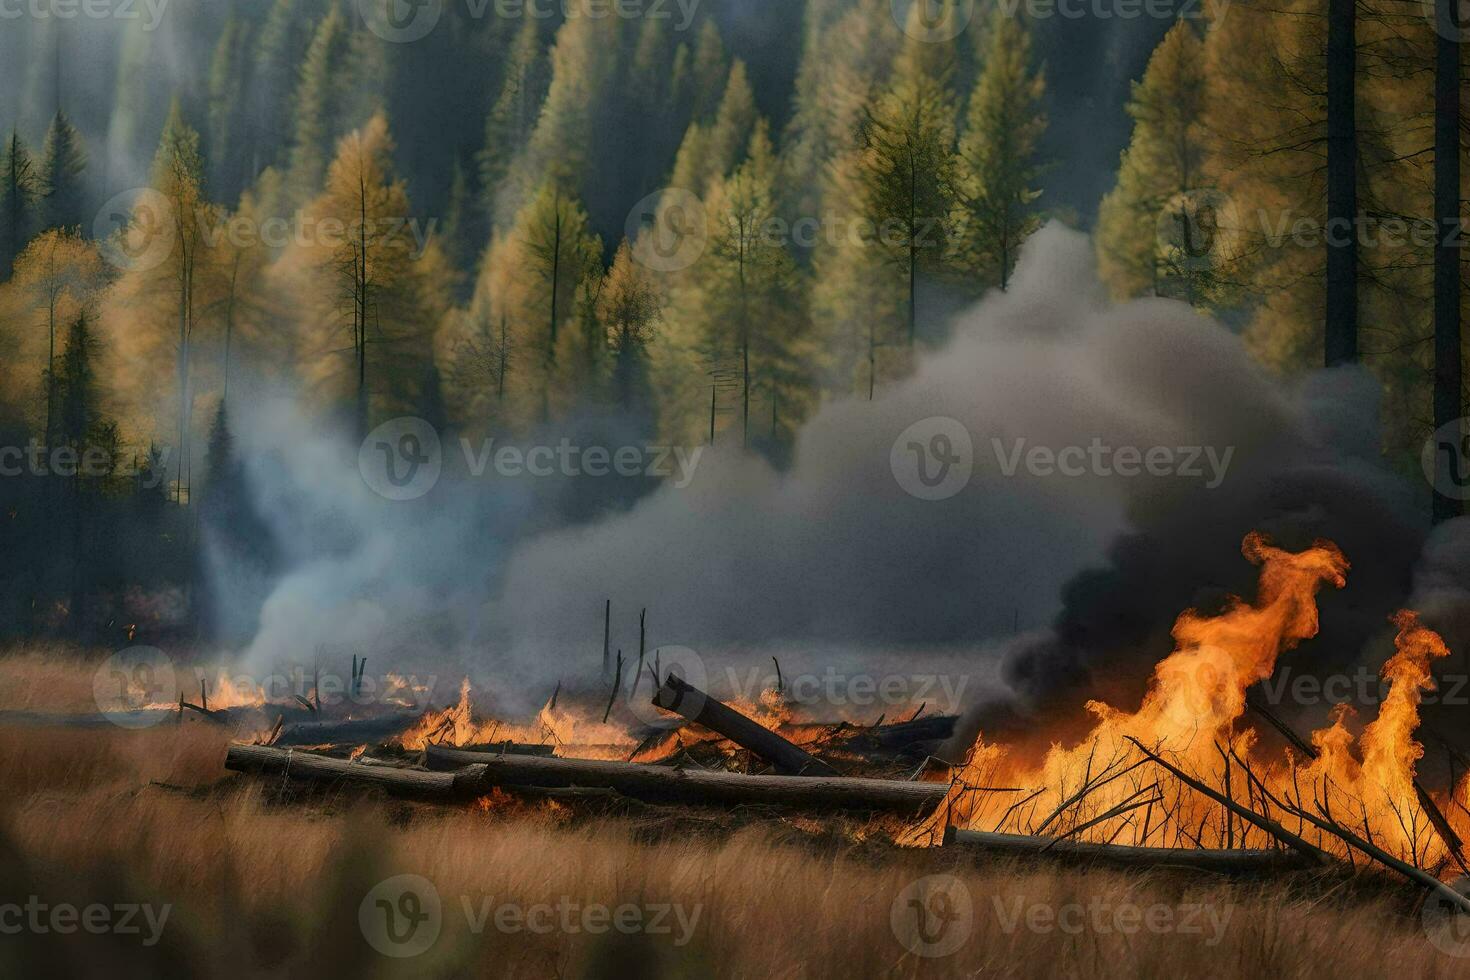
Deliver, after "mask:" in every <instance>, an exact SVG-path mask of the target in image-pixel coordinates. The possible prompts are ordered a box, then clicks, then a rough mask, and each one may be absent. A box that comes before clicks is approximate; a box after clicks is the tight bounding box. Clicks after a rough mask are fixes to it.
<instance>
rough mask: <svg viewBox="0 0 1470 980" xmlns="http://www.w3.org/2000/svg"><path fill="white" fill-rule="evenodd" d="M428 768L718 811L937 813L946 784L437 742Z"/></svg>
mask: <svg viewBox="0 0 1470 980" xmlns="http://www.w3.org/2000/svg"><path fill="white" fill-rule="evenodd" d="M424 761H425V764H426V765H427V766H428V767H429V768H430V769H434V770H441V771H442V770H456V772H455V779H456V781H458V782H460V783H461V784H462V787H461V788H462V789H463V791H464V792H467V793H470V794H471V795H477V794H475V793H474V787H475V786H478V787H479V793H480V794H483V793H485V792H488V791H489V789H490V788H491V787H494V786H542V787H566V786H579V787H582V788H584V789H599V788H605V789H615V790H617V791H618V792H619V793H622V794H623V795H624V796H630V797H632V798H634V799H638V800H644V801H645V802H650V803H690V804H701V805H716V806H783V807H793V808H797V809H809V810H859V811H869V812H880V811H881V812H895V813H907V814H914V815H917V814H919V813H922V812H925V811H927V810H931V809H933V808H934V807H935V806H937V805H938V804H939V803H940V801H941V800H943V799H944V796H945V794H946V793H947V792H948V790H949V784H948V783H917V782H907V781H902V780H896V779H859V778H855V777H848V776H747V775H744V774H742V773H735V772H725V771H724V770H701V769H679V768H676V767H673V766H650V765H643V764H640V763H634V762H610V761H605V760H598V759H562V758H542V757H539V756H528V755H503V756H501V755H493V754H490V753H485V752H463V751H460V750H458V749H446V748H442V747H440V746H437V745H431V746H429V747H428V748H426V749H425V750H424Z"/></svg>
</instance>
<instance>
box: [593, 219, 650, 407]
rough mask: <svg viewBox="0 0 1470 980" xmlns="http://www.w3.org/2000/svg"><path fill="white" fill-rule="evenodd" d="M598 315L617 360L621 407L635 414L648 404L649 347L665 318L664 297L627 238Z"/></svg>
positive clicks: (615, 382)
mask: <svg viewBox="0 0 1470 980" xmlns="http://www.w3.org/2000/svg"><path fill="white" fill-rule="evenodd" d="M601 292H602V295H601V301H600V303H599V304H598V316H599V319H600V320H601V323H602V325H603V329H604V330H605V331H606V336H607V346H608V349H609V351H611V353H612V357H613V387H614V390H615V391H616V394H617V400H618V405H619V406H620V407H621V408H622V410H623V411H624V412H625V413H632V412H633V411H634V410H635V409H638V408H640V407H642V406H644V405H646V404H647V402H648V391H647V385H648V345H649V344H650V343H651V342H652V341H653V336H654V330H655V328H656V326H657V324H658V321H659V319H660V318H661V317H662V315H663V297H662V294H661V293H660V291H659V289H658V286H657V284H656V283H655V282H654V281H653V278H652V277H651V276H650V275H649V272H648V270H647V269H646V268H644V267H643V266H642V265H641V264H639V262H638V261H637V260H636V259H635V258H634V257H633V248H632V246H631V245H629V244H628V241H627V240H626V239H624V240H623V243H622V244H621V245H619V246H618V251H617V255H615V256H614V257H613V264H612V269H611V270H610V271H609V272H608V274H607V282H606V283H605V284H604V285H603V287H602V291H601Z"/></svg>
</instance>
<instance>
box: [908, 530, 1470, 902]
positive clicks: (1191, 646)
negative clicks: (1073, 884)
mask: <svg viewBox="0 0 1470 980" xmlns="http://www.w3.org/2000/svg"><path fill="white" fill-rule="evenodd" d="M1242 551H1243V553H1244V555H1245V557H1246V558H1248V559H1249V560H1250V561H1252V562H1254V563H1255V564H1257V565H1259V566H1260V568H1261V572H1260V582H1259V587H1258V594H1257V596H1256V598H1255V600H1254V601H1253V602H1247V601H1245V600H1242V599H1237V600H1235V601H1234V602H1233V604H1232V605H1230V606H1229V608H1227V609H1226V610H1225V611H1224V612H1222V613H1221V614H1219V615H1217V616H1205V615H1202V614H1200V613H1197V612H1195V611H1193V610H1189V611H1186V612H1184V613H1183V614H1182V615H1181V616H1180V617H1179V619H1178V621H1177V622H1176V624H1175V627H1174V639H1175V643H1176V646H1175V650H1174V652H1173V653H1172V654H1170V655H1169V656H1168V657H1167V658H1165V659H1164V660H1163V661H1162V662H1160V663H1159V664H1158V666H1157V667H1156V668H1155V669H1154V674H1153V678H1152V680H1151V683H1150V685H1149V688H1148V691H1147V693H1146V694H1145V696H1144V699H1143V703H1142V704H1141V705H1140V707H1139V708H1138V710H1136V711H1133V712H1128V711H1124V710H1120V709H1118V708H1116V707H1113V706H1111V705H1107V704H1103V703H1101V702H1092V703H1091V704H1089V705H1088V708H1089V710H1090V711H1091V712H1092V714H1093V716H1094V717H1095V719H1096V723H1095V725H1094V727H1093V730H1092V732H1091V733H1090V734H1089V735H1088V736H1087V737H1086V738H1084V739H1082V740H1081V741H1080V742H1078V743H1076V744H1074V745H1061V744H1053V745H1052V747H1051V750H1050V751H1049V752H1048V753H1047V755H1046V757H1045V759H1044V760H1043V761H1042V763H1041V764H1040V765H1039V766H1027V765H1025V764H1022V763H1018V762H1017V761H1016V760H1015V759H1013V758H1012V756H1011V754H1010V753H1009V751H1008V749H1007V747H1005V746H1001V745H996V744H993V743H990V742H987V741H986V740H985V739H984V737H983V734H982V737H981V738H980V740H979V741H977V742H976V744H975V745H974V746H973V748H972V749H971V752H970V755H969V759H968V760H967V762H966V764H965V766H964V768H963V770H962V771H961V772H960V773H959V774H958V775H957V777H956V779H955V780H954V783H953V785H952V788H951V791H950V796H949V798H948V799H947V800H946V803H945V805H944V806H941V807H940V809H939V810H937V811H936V812H935V814H934V815H933V817H932V818H931V819H930V820H929V821H926V823H925V824H924V825H923V826H921V827H919V828H916V830H915V832H914V833H913V835H911V840H913V841H915V842H920V841H925V840H932V839H935V837H936V836H937V835H938V834H939V833H940V832H941V831H942V830H943V828H944V827H945V826H947V825H948V826H959V827H962V828H965V829H974V830H1000V831H1005V830H1012V831H1015V832H1019V833H1027V834H1042V833H1048V832H1049V833H1051V834H1065V835H1076V836H1077V837H1078V839H1082V840H1088V841H1093V842H1099V843H1113V842H1118V843H1124V844H1135V845H1152V846H1164V847H1214V848H1219V847H1236V846H1252V845H1254V846H1257V847H1271V846H1279V842H1280V840H1281V835H1279V834H1275V833H1272V832H1271V831H1270V829H1269V828H1267V827H1265V826H1264V825H1263V824H1261V822H1260V821H1257V820H1255V819H1253V818H1254V816H1256V815H1259V816H1260V817H1262V818H1265V819H1266V820H1269V821H1272V822H1274V823H1276V824H1279V825H1282V826H1290V827H1291V829H1292V830H1293V831H1294V832H1295V833H1296V834H1297V835H1299V836H1301V837H1304V838H1307V839H1308V840H1309V841H1310V842H1311V843H1312V844H1313V845H1315V846H1316V847H1318V848H1321V849H1322V850H1324V851H1326V852H1328V853H1330V854H1333V855H1335V856H1338V857H1341V858H1344V859H1345V860H1349V861H1352V860H1354V859H1355V858H1354V854H1355V849H1356V850H1358V851H1361V850H1362V848H1359V847H1357V846H1356V845H1352V844H1350V842H1349V839H1348V838H1347V837H1345V836H1344V835H1342V834H1340V833H1338V830H1339V829H1341V830H1346V831H1348V832H1349V833H1350V834H1352V835H1354V836H1360V837H1361V839H1363V840H1365V841H1366V842H1368V843H1369V844H1370V845H1374V846H1376V847H1379V848H1381V849H1383V850H1384V851H1386V852H1387V853H1388V854H1389V855H1391V856H1392V857H1394V858H1397V859H1399V860H1400V861H1403V862H1406V863H1408V864H1410V865H1412V866H1413V867H1415V868H1422V869H1427V870H1429V871H1430V872H1431V873H1432V874H1434V875H1437V876H1445V877H1450V876H1452V875H1454V874H1458V873H1460V872H1465V871H1467V869H1466V867H1465V864H1464V861H1463V857H1462V856H1461V855H1460V854H1459V853H1457V852H1458V850H1459V848H1460V841H1461V840H1462V839H1463V838H1465V837H1466V836H1467V834H1470V809H1467V807H1466V802H1467V799H1470V798H1467V793H1470V774H1466V776H1465V778H1464V779H1462V781H1461V782H1460V783H1459V785H1457V786H1454V787H1451V789H1450V790H1449V791H1448V792H1447V793H1444V794H1441V795H1439V796H1438V798H1436V797H1435V796H1434V795H1433V794H1430V793H1429V792H1427V791H1425V790H1424V789H1423V788H1422V787H1420V786H1419V785H1418V784H1417V782H1416V774H1415V765H1416V763H1417V762H1418V760H1419V759H1420V758H1421V757H1422V755H1423V748H1422V746H1421V745H1420V744H1419V742H1418V741H1416V739H1415V735H1416V732H1417V729H1418V725H1419V703H1420V700H1421V698H1422V696H1423V692H1424V691H1426V690H1431V689H1433V686H1434V682H1433V679H1432V675H1431V665H1432V663H1433V661H1434V660H1436V659H1438V658H1441V657H1444V656H1447V655H1448V653H1449V651H1448V650H1447V649H1446V647H1445V644H1444V641H1443V640H1442V639H1441V638H1440V637H1439V636H1438V635H1437V634H1436V633H1434V632H1433V631H1432V630H1430V629H1427V628H1426V627H1424V626H1423V625H1422V624H1421V623H1420V622H1419V620H1418V617H1417V616H1416V615H1415V614H1414V613H1413V612H1410V611H1407V610H1406V611H1402V612H1400V613H1398V614H1397V615H1396V616H1395V617H1394V619H1393V622H1394V625H1395V626H1396V627H1397V636H1396V637H1395V641H1394V645H1395V650H1396V652H1395V654H1394V656H1393V657H1391V658H1390V659H1389V661H1388V662H1387V664H1385V666H1384V668H1383V675H1384V677H1385V678H1387V679H1388V680H1390V681H1391V682H1392V688H1391V690H1390V693H1389V695H1388V697H1387V698H1386V700H1385V701H1384V703H1383V704H1382V706H1381V707H1380V709H1379V711H1378V715H1377V717H1376V718H1375V719H1373V720H1371V721H1369V722H1368V723H1367V724H1366V725H1365V726H1363V727H1362V728H1361V731H1360V732H1359V734H1357V736H1356V737H1355V736H1354V734H1353V732H1352V731H1351V730H1350V728H1349V725H1348V721H1349V714H1348V711H1347V710H1342V711H1339V712H1338V713H1337V715H1336V717H1335V720H1334V722H1333V724H1332V725H1331V726H1329V727H1327V728H1324V729H1321V730H1319V731H1316V732H1313V733H1312V734H1311V739H1310V745H1308V744H1307V743H1305V742H1302V743H1300V744H1299V745H1298V748H1297V751H1288V752H1287V754H1286V756H1285V758H1271V757H1270V756H1267V755H1265V754H1264V753H1261V752H1257V751H1254V750H1256V749H1257V742H1258V737H1257V734H1256V731H1255V730H1254V729H1253V728H1252V727H1250V726H1249V725H1247V724H1245V722H1244V718H1245V715H1246V711H1247V706H1248V701H1247V692H1248V690H1249V688H1250V687H1251V686H1252V685H1254V684H1256V683H1258V682H1260V681H1263V680H1266V679H1268V678H1269V677H1271V675H1272V673H1273V672H1274V671H1275V669H1276V666H1277V661H1278V658H1279V657H1280V656H1281V655H1282V654H1284V653H1286V652H1288V651H1290V650H1291V649H1293V648H1294V647H1296V646H1297V645H1298V644H1300V643H1301V642H1302V641H1303V640H1306V639H1309V638H1310V637H1312V636H1314V635H1316V633H1317V629H1318V619H1317V603H1316V595H1317V592H1318V591H1319V590H1320V589H1322V588H1323V587H1326V586H1334V587H1338V588H1341V587H1342V586H1343V585H1344V584H1345V582H1346V575H1347V572H1348V562H1347V559H1346V558H1345V557H1344V556H1343V554H1342V552H1341V551H1339V550H1338V548H1337V547H1336V546H1335V545H1333V544H1332V543H1330V542H1325V541H1319V542H1318V543H1317V544H1316V545H1314V546H1313V547H1311V548H1308V549H1306V550H1305V551H1302V552H1297V553H1292V552H1287V551H1284V550H1282V549H1279V548H1275V547H1273V546H1271V544H1270V543H1269V542H1268V541H1266V539H1265V538H1264V537H1263V536H1261V535H1259V534H1251V535H1249V536H1247V537H1246V539H1245V542H1244V544H1243V546H1242ZM1145 749H1147V750H1149V751H1151V752H1153V753H1157V754H1159V755H1161V756H1162V757H1164V758H1166V759H1167V760H1169V761H1170V763H1171V764H1172V765H1173V766H1175V767H1177V768H1178V769H1179V770H1181V771H1183V772H1186V773H1188V774H1192V778H1193V779H1195V780H1197V781H1198V782H1199V783H1203V784H1209V785H1212V786H1214V787H1216V788H1217V789H1218V790H1219V791H1220V796H1221V797H1222V798H1223V799H1224V800H1228V801H1231V802H1238V803H1239V804H1241V806H1242V809H1243V811H1245V812H1241V813H1239V814H1236V813H1233V812H1232V811H1231V808H1229V807H1227V806H1224V805H1220V804H1219V803H1217V802H1216V801H1214V800H1212V799H1211V798H1210V797H1209V796H1206V795H1205V794H1203V793H1201V792H1199V791H1198V790H1197V788H1192V787H1190V786H1188V785H1186V782H1185V780H1184V779H1182V778H1174V777H1173V776H1171V774H1170V773H1169V772H1168V771H1165V770H1163V768H1162V766H1159V767H1156V766H1154V765H1152V764H1151V760H1150V759H1148V758H1146V757H1145V755H1144V750H1145ZM1232 777H1233V778H1232ZM996 781H999V782H1002V783H1006V784H1009V785H1015V786H1026V787H1033V788H1034V791H1033V792H1030V793H1028V795H1026V796H1025V797H1024V798H1022V799H1021V800H1020V801H1019V802H1014V801H1009V800H997V798H996V797H994V796H993V795H988V794H983V793H974V792H971V791H970V787H971V786H976V785H986V784H991V785H993V784H995V783H996ZM1248 815H1249V817H1250V819H1247V817H1248ZM1334 828H1336V829H1334ZM1467 873H1470V872H1467Z"/></svg>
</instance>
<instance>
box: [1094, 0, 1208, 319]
mask: <svg viewBox="0 0 1470 980" xmlns="http://www.w3.org/2000/svg"><path fill="white" fill-rule="evenodd" d="M1205 93H1206V79H1205V67H1204V45H1203V43H1202V42H1201V40H1200V38H1199V36H1198V35H1197V34H1196V32H1195V30H1194V28H1193V26H1192V25H1190V24H1189V23H1188V22H1186V21H1180V22H1179V23H1178V24H1176V25H1175V26H1174V27H1173V28H1172V29H1171V30H1170V31H1169V33H1168V34H1167V35H1165V37H1164V40H1163V41H1162V42H1160V44H1159V46H1158V48H1156V49H1155V50H1154V53H1153V56H1152V57H1151V58H1150V59H1149V63H1148V69H1147V70H1146V71H1145V72H1144V75H1143V78H1142V80H1140V81H1137V82H1134V83H1133V91H1132V97H1131V98H1130V99H1129V102H1128V114H1129V116H1131V117H1132V118H1133V138H1132V140H1131V141H1130V142H1129V144H1128V148H1127V149H1125V150H1124V151H1123V157H1122V161H1121V163H1120V166H1119V168H1118V183H1117V186H1116V187H1114V188H1113V190H1112V191H1111V192H1109V193H1108V195H1107V196H1106V197H1104V198H1103V201H1102V204H1101V206H1100V208H1099V210H1098V223H1097V236H1096V238H1097V253H1098V268H1099V270H1100V272H1101V274H1102V276H1103V279H1104V281H1105V282H1106V283H1107V284H1108V286H1109V287H1110V288H1111V290H1112V292H1113V293H1114V295H1116V296H1118V297H1119V298H1128V297H1133V296H1140V295H1145V294H1152V295H1158V296H1177V297H1178V298H1180V299H1184V300H1186V301H1188V302H1192V303H1196V304H1199V305H1205V304H1207V303H1208V302H1209V300H1210V296H1211V294H1212V293H1213V292H1214V289H1213V288H1212V286H1213V285H1214V284H1213V283H1212V282H1210V281H1209V280H1210V276H1209V270H1208V269H1205V268H1202V267H1200V266H1199V265H1198V264H1195V263H1185V262H1181V261H1179V257H1178V256H1177V255H1174V254H1171V252H1170V250H1168V249H1166V248H1164V247H1163V245H1164V243H1165V242H1166V241H1167V240H1168V239H1167V236H1161V234H1160V224H1161V222H1168V221H1170V220H1179V219H1181V218H1182V217H1187V216H1180V215H1177V214H1170V213H1169V210H1170V208H1171V206H1172V207H1173V208H1175V209H1176V210H1177V208H1178V207H1179V205H1180V204H1181V203H1182V202H1184V201H1185V200H1187V198H1186V195H1187V194H1189V193H1190V192H1194V191H1197V190H1198V189H1199V188H1200V186H1201V185H1202V183H1203V182H1204V181H1205V180H1206V179H1207V177H1206V174H1205V166H1206V158H1207V155H1208V152H1209V149H1210V147H1209V143H1208V134H1207V131H1206V129H1205ZM1161 237H1162V238H1163V241H1161Z"/></svg>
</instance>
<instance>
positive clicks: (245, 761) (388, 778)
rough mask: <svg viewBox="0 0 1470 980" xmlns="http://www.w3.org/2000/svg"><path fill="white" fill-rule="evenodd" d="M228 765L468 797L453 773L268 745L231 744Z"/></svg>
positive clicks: (408, 792)
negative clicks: (365, 762)
mask: <svg viewBox="0 0 1470 980" xmlns="http://www.w3.org/2000/svg"><path fill="white" fill-rule="evenodd" d="M225 768H226V769H230V770H233V771H235V772H249V773H260V774H265V775H279V776H281V777H282V778H283V779H294V780H298V781H303V782H322V783H333V784H339V785H353V786H361V787H376V788H378V789H382V790H386V791H387V792H388V793H390V794H391V795H393V796H403V797H410V798H414V799H424V800H440V801H448V800H453V799H456V798H464V797H463V794H464V789H463V788H462V787H458V786H456V784H455V776H454V774H453V773H444V772H425V771H424V770H422V769H405V768H400V767H397V766H385V765H375V764H374V765H369V764H364V763H360V762H349V761H348V760H346V759H333V758H330V757H328V756H324V755H313V754H311V753H309V752H298V751H295V750H292V749H278V748H274V747H272V746H267V745H231V746H230V748H229V751H228V752H227V753H226V754H225Z"/></svg>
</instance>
